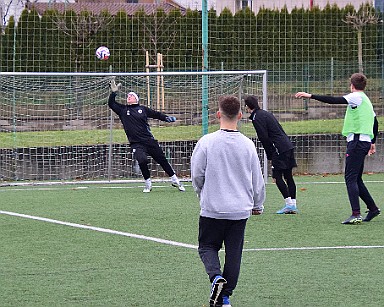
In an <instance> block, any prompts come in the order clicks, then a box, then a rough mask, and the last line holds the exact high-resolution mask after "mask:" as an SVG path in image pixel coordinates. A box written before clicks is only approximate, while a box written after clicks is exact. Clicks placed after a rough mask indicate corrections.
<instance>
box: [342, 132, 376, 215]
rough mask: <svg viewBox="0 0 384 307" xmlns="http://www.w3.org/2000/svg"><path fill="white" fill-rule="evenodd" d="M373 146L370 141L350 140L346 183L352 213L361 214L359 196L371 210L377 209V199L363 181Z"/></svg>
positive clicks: (346, 164) (346, 163) (345, 176)
mask: <svg viewBox="0 0 384 307" xmlns="http://www.w3.org/2000/svg"><path fill="white" fill-rule="evenodd" d="M370 148H371V143H370V142H362V141H359V140H358V139H355V140H353V141H350V142H348V144H347V153H346V160H345V175H344V178H345V183H346V185H347V192H348V198H349V202H350V204H351V208H352V214H354V215H357V214H360V202H359V197H360V198H361V199H362V200H363V201H364V203H365V204H366V205H367V208H368V209H369V210H371V211H374V210H377V206H376V204H375V201H374V200H373V198H372V196H371V194H370V193H369V191H368V189H367V187H366V186H365V184H364V182H363V178H362V176H363V170H364V160H365V156H366V155H367V154H368V152H369V149H370Z"/></svg>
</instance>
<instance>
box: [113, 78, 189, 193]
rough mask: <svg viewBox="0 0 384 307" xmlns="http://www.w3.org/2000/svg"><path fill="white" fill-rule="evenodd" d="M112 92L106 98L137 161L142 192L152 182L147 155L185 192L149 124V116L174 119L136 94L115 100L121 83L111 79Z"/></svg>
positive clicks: (169, 120) (132, 93) (150, 187)
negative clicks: (122, 102) (143, 180)
mask: <svg viewBox="0 0 384 307" xmlns="http://www.w3.org/2000/svg"><path fill="white" fill-rule="evenodd" d="M110 87H111V90H112V93H111V94H110V96H109V99H108V106H109V107H110V108H111V109H112V110H113V111H114V112H115V113H116V114H117V115H118V116H119V118H120V120H121V122H122V124H123V127H124V131H125V134H126V135H127V138H128V141H129V143H130V144H131V147H132V149H133V152H134V157H135V159H136V160H137V161H138V163H139V167H140V170H141V173H142V175H143V177H144V179H145V189H144V190H143V192H146V193H147V192H150V191H151V189H152V183H151V179H150V171H149V168H148V156H151V157H152V158H153V159H154V160H155V161H156V162H157V163H159V164H160V166H161V167H162V168H163V169H164V171H165V172H166V173H167V174H168V176H169V177H171V180H172V185H173V186H175V187H177V188H178V189H179V190H180V191H185V188H184V186H183V185H182V184H181V183H180V181H179V179H178V178H177V176H176V174H175V171H174V170H173V168H172V166H171V165H170V164H169V162H168V160H167V158H166V157H165V155H164V152H163V150H162V149H161V147H160V145H159V143H158V142H157V140H156V139H155V138H154V136H153V134H152V132H151V129H150V127H149V124H148V118H153V119H158V120H161V121H165V122H174V121H176V118H175V117H173V116H167V115H166V114H164V113H161V112H158V111H155V110H153V109H150V108H148V107H146V106H142V105H140V104H139V97H138V95H137V94H136V93H134V92H130V93H128V95H127V104H120V103H117V102H116V96H117V92H118V90H119V87H120V84H118V85H116V83H115V79H114V78H113V79H112V81H111V84H110Z"/></svg>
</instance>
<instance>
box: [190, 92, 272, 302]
mask: <svg viewBox="0 0 384 307" xmlns="http://www.w3.org/2000/svg"><path fill="white" fill-rule="evenodd" d="M241 117H242V113H241V110H240V101H239V99H238V98H236V97H234V96H224V97H221V98H220V100H219V111H218V112H217V118H218V119H219V120H220V130H218V131H216V132H213V133H210V134H207V135H205V136H203V137H202V138H201V139H200V140H199V141H198V143H197V144H196V147H195V148H194V150H193V153H192V158H191V176H192V185H193V188H194V190H195V191H196V193H197V196H198V198H199V199H200V207H201V210H200V220H199V248H198V251H199V255H200V258H201V260H202V262H203V264H204V266H205V269H206V272H207V274H208V276H209V279H210V281H211V283H212V285H211V295H210V306H231V305H230V303H229V296H230V295H232V292H233V290H234V289H235V287H236V285H237V281H238V277H239V273H240V263H241V258H242V249H243V243H244V231H245V226H246V222H247V220H248V218H249V217H250V215H251V214H255V215H257V214H261V213H262V212H263V209H264V206H263V203H264V200H265V185H264V180H263V175H262V172H261V167H260V161H259V158H258V156H257V151H256V148H255V145H254V143H253V142H252V141H251V140H250V139H249V138H247V137H246V136H244V135H243V134H241V133H240V132H239V131H238V130H237V122H238V120H239V119H241ZM223 243H224V245H225V263H224V269H223V271H221V266H220V259H219V255H218V253H219V250H220V249H221V248H222V245H223Z"/></svg>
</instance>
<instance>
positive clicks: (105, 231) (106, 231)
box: [0, 210, 197, 249]
mask: <svg viewBox="0 0 384 307" xmlns="http://www.w3.org/2000/svg"><path fill="white" fill-rule="evenodd" d="M0 214H5V215H11V216H17V217H22V218H26V219H31V220H37V221H41V222H47V223H53V224H58V225H64V226H69V227H75V228H81V229H87V230H93V231H98V232H104V233H109V234H114V235H119V236H125V237H130V238H135V239H141V240H146V241H154V242H157V243H161V244H166V245H173V246H180V247H185V248H191V249H197V246H196V245H192V244H185V243H180V242H175V241H170V240H164V239H160V238H154V237H148V236H143V235H138V234H134V233H129V232H123V231H117V230H112V229H108V228H101V227H94V226H87V225H81V224H76V223H70V222H63V221H59V220H53V219H48V218H45V217H39V216H33V215H27V214H20V213H15V212H9V211H1V210H0Z"/></svg>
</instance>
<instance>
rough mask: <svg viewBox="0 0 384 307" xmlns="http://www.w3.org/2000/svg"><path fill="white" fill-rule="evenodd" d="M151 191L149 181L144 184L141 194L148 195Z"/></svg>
mask: <svg viewBox="0 0 384 307" xmlns="http://www.w3.org/2000/svg"><path fill="white" fill-rule="evenodd" d="M151 190H152V183H151V182H150V181H149V182H147V181H146V182H145V188H144V190H143V193H149V192H151Z"/></svg>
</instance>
